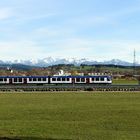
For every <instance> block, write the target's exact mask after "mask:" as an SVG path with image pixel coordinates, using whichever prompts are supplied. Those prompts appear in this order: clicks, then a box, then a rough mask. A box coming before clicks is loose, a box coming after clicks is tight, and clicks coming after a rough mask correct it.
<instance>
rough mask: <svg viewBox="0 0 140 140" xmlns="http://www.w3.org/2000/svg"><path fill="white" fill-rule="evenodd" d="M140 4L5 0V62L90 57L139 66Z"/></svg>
mask: <svg viewBox="0 0 140 140" xmlns="http://www.w3.org/2000/svg"><path fill="white" fill-rule="evenodd" d="M139 21H140V1H138V0H133V1H131V0H127V3H126V2H125V1H121V0H108V1H104V0H86V1H85V0H77V1H74V0H69V1H68V0H60V1H58V0H51V1H50V0H24V1H19V0H12V1H11V0H5V1H1V5H0V49H1V51H0V60H3V61H11V60H12V61H14V60H36V59H43V58H46V57H47V56H51V57H53V58H57V57H60V58H67V57H69V58H79V59H81V58H87V59H92V60H93V59H94V60H96V61H98V62H100V61H108V60H112V59H120V60H123V61H126V62H131V63H133V59H134V49H135V50H136V62H137V63H140V40H139V38H140V34H139V30H138V29H139V28H140V25H139Z"/></svg>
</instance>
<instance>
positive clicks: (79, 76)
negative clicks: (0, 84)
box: [0, 75, 111, 78]
mask: <svg viewBox="0 0 140 140" xmlns="http://www.w3.org/2000/svg"><path fill="white" fill-rule="evenodd" d="M48 77H50V78H57V77H59V78H96V77H102V78H104V77H111V76H109V75H94V76H89V75H88V76H0V78H48Z"/></svg>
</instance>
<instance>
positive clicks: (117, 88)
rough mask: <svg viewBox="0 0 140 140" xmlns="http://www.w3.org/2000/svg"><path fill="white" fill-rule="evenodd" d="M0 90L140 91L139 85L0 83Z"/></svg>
mask: <svg viewBox="0 0 140 140" xmlns="http://www.w3.org/2000/svg"><path fill="white" fill-rule="evenodd" d="M0 91H3V92H5V91H17V92H20V91H21V92H22V91H140V85H57V86H56V85H39V86H37V85H0Z"/></svg>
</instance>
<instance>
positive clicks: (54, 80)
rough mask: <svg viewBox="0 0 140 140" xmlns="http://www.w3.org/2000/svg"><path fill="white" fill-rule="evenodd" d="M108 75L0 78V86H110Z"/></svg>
mask: <svg viewBox="0 0 140 140" xmlns="http://www.w3.org/2000/svg"><path fill="white" fill-rule="evenodd" d="M111 83H112V78H111V76H108V75H95V76H0V84H3V85H4V84H111Z"/></svg>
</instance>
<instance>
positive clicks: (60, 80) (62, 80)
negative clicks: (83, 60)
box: [50, 76, 72, 84]
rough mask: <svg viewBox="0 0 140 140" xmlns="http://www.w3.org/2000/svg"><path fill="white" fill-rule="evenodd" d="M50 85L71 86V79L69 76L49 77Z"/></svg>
mask: <svg viewBox="0 0 140 140" xmlns="http://www.w3.org/2000/svg"><path fill="white" fill-rule="evenodd" d="M50 83H51V84H71V83H72V77H71V76H51V77H50Z"/></svg>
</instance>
